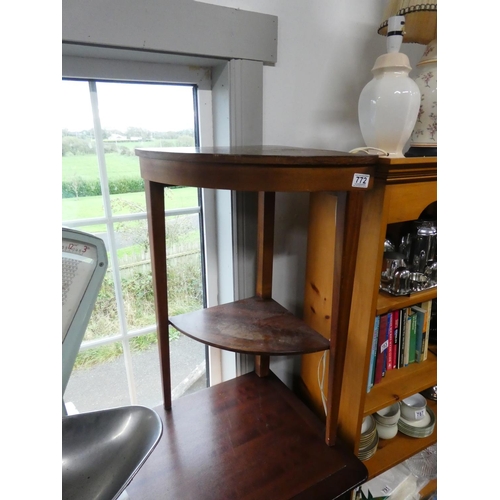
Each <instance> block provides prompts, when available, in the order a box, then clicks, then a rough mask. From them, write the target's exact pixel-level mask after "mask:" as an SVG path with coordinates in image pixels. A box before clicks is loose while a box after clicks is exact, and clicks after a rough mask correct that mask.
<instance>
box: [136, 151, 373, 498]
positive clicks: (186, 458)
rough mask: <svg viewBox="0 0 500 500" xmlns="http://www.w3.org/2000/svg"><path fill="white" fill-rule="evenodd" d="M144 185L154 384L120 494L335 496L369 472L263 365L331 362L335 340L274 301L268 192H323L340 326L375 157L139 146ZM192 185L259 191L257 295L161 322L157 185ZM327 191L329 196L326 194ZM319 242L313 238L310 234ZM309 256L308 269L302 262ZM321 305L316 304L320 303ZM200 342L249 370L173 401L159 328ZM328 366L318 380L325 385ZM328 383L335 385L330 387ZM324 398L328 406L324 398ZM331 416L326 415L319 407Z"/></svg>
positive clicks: (164, 335)
mask: <svg viewBox="0 0 500 500" xmlns="http://www.w3.org/2000/svg"><path fill="white" fill-rule="evenodd" d="M136 154H137V155H138V156H139V159H140V168H141V176H142V177H143V179H144V183H145V191H146V202H147V212H148V227H149V235H150V242H151V262H152V268H153V285H154V293H155V305H156V316H157V331H158V339H159V350H160V369H161V376H162V385H163V397H164V404H163V407H159V408H155V410H156V411H157V412H158V414H159V415H160V417H161V418H162V421H163V423H164V430H163V436H162V437H161V439H160V442H159V444H158V446H157V448H156V449H155V450H154V451H153V453H152V454H151V456H150V458H149V459H148V460H147V462H146V463H145V464H144V465H143V467H142V468H141V470H140V471H139V472H138V474H137V476H136V477H135V478H134V480H133V481H132V482H131V484H130V486H129V487H128V488H127V492H128V494H129V496H130V498H131V499H132V500H134V499H140V500H148V499H157V498H160V497H165V496H168V498H179V499H180V498H195V497H199V495H200V492H210V497H211V498H234V499H238V498H241V499H243V498H284V499H285V498H297V499H299V498H303V499H304V500H305V499H308V498H315V499H318V500H319V499H325V500H331V499H332V498H345V496H346V495H348V494H349V492H350V491H351V490H352V489H353V488H355V487H356V486H357V485H359V484H361V483H362V482H363V481H365V480H366V477H367V469H366V467H365V466H364V465H363V464H362V462H360V461H359V460H358V459H357V458H356V457H355V455H354V454H353V453H352V451H350V450H349V449H348V447H346V446H345V445H344V444H343V443H340V442H337V440H336V430H337V426H336V420H335V419H333V420H331V421H327V423H326V425H325V424H324V423H323V422H321V420H320V419H318V417H317V416H316V415H315V414H314V413H313V412H312V411H311V410H310V409H309V408H308V407H307V406H306V405H305V404H304V403H303V402H302V401H301V400H300V399H299V397H297V396H296V394H295V393H294V392H292V391H291V390H289V388H288V387H286V386H285V385H284V384H283V383H282V382H281V381H280V380H279V379H278V378H277V377H276V376H275V375H274V374H273V373H272V371H271V370H270V368H269V357H270V356H271V355H273V356H275V355H290V354H295V355H307V354H319V355H321V354H322V353H324V352H330V353H332V358H333V357H337V356H338V357H341V353H342V351H343V349H344V347H343V345H342V343H339V342H338V340H337V339H336V337H333V338H332V337H331V336H330V335H326V336H325V335H323V333H322V332H320V331H318V330H317V329H316V328H315V326H314V325H311V324H309V323H308V322H307V321H304V320H303V319H301V318H298V317H295V316H294V315H292V314H291V313H289V312H288V311H287V310H286V309H284V308H283V307H282V306H281V305H280V304H278V303H277V302H276V301H274V300H273V298H272V275H273V238H274V208H275V192H277V191H279V192H298V191H304V192H310V193H313V195H312V197H313V198H315V196H314V195H316V194H317V195H318V196H319V197H320V198H321V197H326V198H327V199H328V203H327V204H326V205H325V207H326V208H327V210H328V212H329V213H334V214H335V218H334V219H330V224H329V230H328V235H322V236H321V238H320V239H317V238H316V239H315V241H313V242H312V244H313V246H315V247H320V246H321V240H322V239H324V238H327V239H328V240H329V241H331V242H332V245H333V247H332V250H333V251H332V253H331V254H330V255H329V256H328V259H327V260H328V266H329V269H330V270H331V272H332V274H333V275H335V276H337V278H338V279H337V280H336V281H335V283H334V285H333V286H332V287H331V288H330V290H329V296H328V301H324V302H328V307H327V308H326V309H325V308H324V306H323V309H324V312H325V316H327V317H328V321H329V322H331V323H334V324H335V325H337V322H341V321H344V320H345V317H344V313H343V312H341V311H343V310H346V309H348V307H341V305H342V304H344V303H345V304H347V306H348V305H349V304H350V302H351V297H352V287H353V277H354V265H355V261H354V260H353V259H352V258H351V256H352V255H356V252H357V246H358V236H359V227H360V221H361V214H362V210H361V209H362V206H363V199H364V196H366V193H367V192H369V191H370V190H372V189H373V186H374V183H375V181H374V179H375V165H376V163H377V161H378V158H377V157H374V156H367V155H363V154H361V155H352V154H348V153H342V152H335V151H324V150H311V149H302V148H288V147H275V146H253V147H231V148H220V147H217V148H172V149H161V148H156V149H155V148H150V149H137V150H136ZM168 186H194V187H202V188H212V189H230V190H235V191H253V192H256V193H258V194H257V211H258V212H257V257H256V267H257V276H256V290H255V296H254V297H249V298H244V299H242V300H237V301H235V302H231V303H228V304H222V305H219V306H215V307H210V308H207V309H203V310H201V311H195V312H193V313H188V314H183V315H179V316H174V317H169V314H168V293H167V291H168V283H167V272H166V245H165V238H166V232H165V231H166V228H165V216H164V213H165V207H164V190H165V188H166V187H168ZM333 193H335V194H333ZM317 236H320V235H317ZM308 261H310V262H312V260H311V258H309V257H308ZM318 310H319V308H318ZM170 325H174V326H175V327H177V328H178V329H179V330H180V331H181V332H183V333H184V334H186V335H188V336H190V337H192V338H194V339H196V340H198V341H200V342H203V343H205V344H208V345H212V346H216V347H218V348H222V349H226V350H229V351H234V352H242V353H247V354H253V355H254V356H255V371H254V372H252V373H249V374H245V375H242V376H239V377H236V378H235V379H233V380H229V381H226V382H223V383H221V384H217V385H214V386H212V387H209V388H207V389H204V390H201V391H198V392H196V393H194V394H191V395H188V396H185V397H183V398H180V399H178V400H175V401H172V399H171V391H170V355H169V341H168V329H169V326H170ZM333 376H334V374H333V371H332V370H329V371H328V378H329V379H330V380H333ZM332 385H333V384H332ZM331 401H332V403H333V402H334V400H331ZM329 413H330V415H335V414H336V411H334V408H332V409H331V411H330V412H329Z"/></svg>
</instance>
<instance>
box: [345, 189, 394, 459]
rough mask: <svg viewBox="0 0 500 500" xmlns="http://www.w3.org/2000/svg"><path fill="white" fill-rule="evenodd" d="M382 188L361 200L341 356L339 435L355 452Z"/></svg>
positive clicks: (380, 236) (381, 233)
mask: <svg viewBox="0 0 500 500" xmlns="http://www.w3.org/2000/svg"><path fill="white" fill-rule="evenodd" d="M385 210H386V209H385V207H384V184H383V181H380V180H378V179H377V181H376V182H375V186H374V189H373V190H372V191H369V192H367V193H366V194H365V196H364V206H363V214H362V219H361V224H360V241H359V249H358V254H357V261H356V270H355V274H354V289H353V299H352V305H351V310H350V323H349V326H348V338H347V345H346V352H345V365H344V366H345V367H344V374H343V379H342V394H341V398H340V405H339V435H340V437H341V438H342V439H343V440H344V441H345V442H347V443H348V444H349V446H351V447H352V450H353V451H356V450H357V449H358V447H359V432H360V426H359V425H358V424H359V422H361V419H362V415H363V408H364V401H365V397H366V381H367V377H368V368H369V364H370V354H371V344H372V337H371V335H370V332H373V319H374V315H375V306H376V301H377V295H378V294H377V293H375V292H376V291H377V290H378V283H379V281H380V272H381V268H382V254H383V242H384V239H385V227H383V224H382V222H383V221H384V220H385V217H384V216H385Z"/></svg>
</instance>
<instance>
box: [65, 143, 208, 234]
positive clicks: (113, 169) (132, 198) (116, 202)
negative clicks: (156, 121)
mask: <svg viewBox="0 0 500 500" xmlns="http://www.w3.org/2000/svg"><path fill="white" fill-rule="evenodd" d="M147 145H149V146H150V145H151V144H150V143H137V142H124V143H120V147H123V148H127V149H128V150H130V151H133V149H134V148H136V147H143V146H147ZM105 162H106V170H107V176H108V181H110V182H112V181H113V180H115V179H123V178H131V179H136V178H137V179H140V169H139V158H138V157H137V156H135V155H128V154H120V153H117V152H111V153H107V154H105ZM61 177H62V179H61V180H62V181H72V180H74V179H76V178H80V179H83V180H88V181H93V180H98V179H99V170H98V165H97V156H96V155H92V154H82V155H72V154H70V155H67V156H63V157H62V176H61ZM196 206H198V190H197V189H196V188H190V187H183V188H175V189H166V190H165V208H166V209H167V210H169V209H175V208H188V207H196ZM111 208H112V212H113V215H122V214H127V213H138V212H145V211H146V199H145V194H144V192H142V193H123V194H115V195H111ZM102 216H104V207H103V200H102V197H101V196H85V197H78V198H63V199H62V219H63V221H64V220H77V219H86V218H93V217H102ZM94 230H95V228H94Z"/></svg>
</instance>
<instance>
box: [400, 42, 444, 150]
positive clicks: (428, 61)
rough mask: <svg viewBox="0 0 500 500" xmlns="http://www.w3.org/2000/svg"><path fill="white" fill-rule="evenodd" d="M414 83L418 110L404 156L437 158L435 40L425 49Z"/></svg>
mask: <svg viewBox="0 0 500 500" xmlns="http://www.w3.org/2000/svg"><path fill="white" fill-rule="evenodd" d="M415 83H416V84H417V85H418V88H419V90H420V109H419V111H418V116H417V122H416V124H415V128H414V129H413V132H412V134H411V137H410V149H409V150H408V153H407V154H406V156H437V40H433V41H432V42H430V43H429V45H427V47H426V48H425V51H424V54H423V56H422V59H420V62H419V63H418V64H417V74H416V76H415Z"/></svg>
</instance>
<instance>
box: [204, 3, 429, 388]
mask: <svg viewBox="0 0 500 500" xmlns="http://www.w3.org/2000/svg"><path fill="white" fill-rule="evenodd" d="M199 1H200V0H199ZM201 1H204V2H206V3H213V4H217V5H221V6H226V7H233V8H240V9H242V10H250V11H254V12H261V13H264V14H271V15H275V16H278V57H277V62H276V64H275V65H272V66H265V67H264V97H263V99H264V110H263V119H264V124H263V142H264V144H267V145H284V146H299V147H311V148H323V149H336V150H340V151H349V150H350V149H353V148H355V147H358V146H364V142H363V138H362V136H361V133H360V129H359V125H358V116H357V106H358V98H359V94H360V93H361V90H362V89H363V87H364V86H365V85H366V83H367V82H368V81H369V80H370V79H371V77H372V75H371V71H370V70H371V68H372V66H373V63H374V62H375V59H376V58H377V57H378V56H379V55H380V54H383V53H384V52H385V38H384V37H382V36H381V35H378V34H377V28H378V26H379V24H380V22H381V20H382V12H383V10H384V7H385V0H356V1H352V0H308V1H304V0H201ZM423 49H424V47H423V46H420V45H416V44H404V45H403V50H402V51H403V52H405V53H406V54H407V55H408V56H409V58H410V62H411V64H412V67H415V64H416V63H417V62H418V59H419V58H420V56H421V54H422V52H423ZM308 200H309V197H308V195H307V194H279V195H278V198H277V203H276V243H275V264H274V276H273V283H274V285H273V290H274V293H273V296H274V298H275V299H276V300H278V301H279V302H280V303H281V304H282V305H284V306H285V307H287V308H288V309H290V310H291V311H293V312H294V313H296V314H301V313H302V303H303V288H304V278H305V253H306V238H307V216H308ZM272 368H273V370H274V371H275V372H277V373H278V374H279V375H280V377H281V378H282V379H284V380H285V381H286V382H287V383H288V384H289V385H291V384H292V375H293V373H296V372H297V370H298V366H297V359H295V358H290V359H283V358H275V359H273V362H272Z"/></svg>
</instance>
